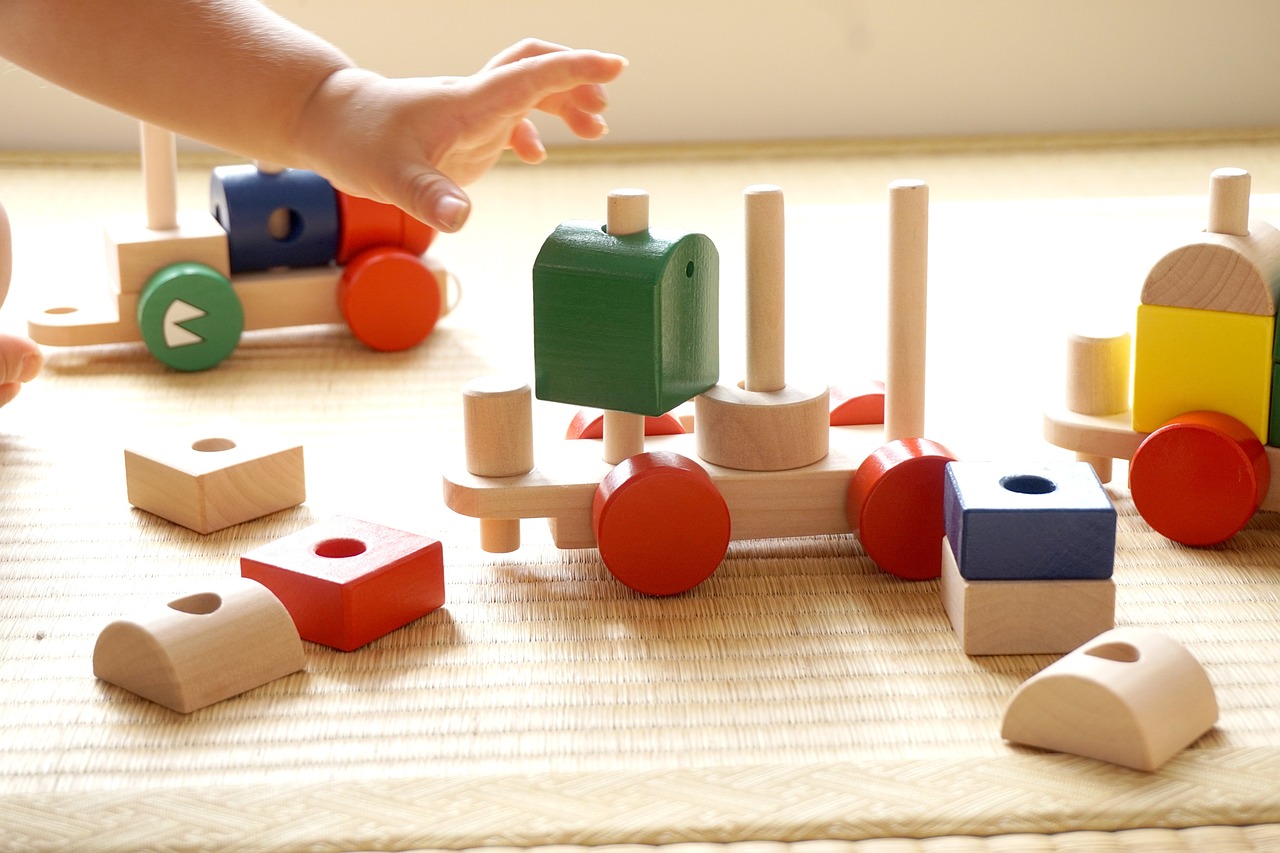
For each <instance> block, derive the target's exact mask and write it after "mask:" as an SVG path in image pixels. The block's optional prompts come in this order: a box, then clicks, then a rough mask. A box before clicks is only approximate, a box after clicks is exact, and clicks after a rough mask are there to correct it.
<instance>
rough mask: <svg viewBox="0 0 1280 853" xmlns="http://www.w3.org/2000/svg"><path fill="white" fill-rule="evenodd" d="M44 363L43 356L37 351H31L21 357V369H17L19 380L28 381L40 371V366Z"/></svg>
mask: <svg viewBox="0 0 1280 853" xmlns="http://www.w3.org/2000/svg"><path fill="white" fill-rule="evenodd" d="M43 364H44V356H43V355H41V354H39V353H31V354H29V355H24V356H23V357H22V363H21V369H20V370H19V371H18V381H19V382H30V381H31V380H32V379H35V378H36V376H37V375H39V373H40V367H41V366H42V365H43Z"/></svg>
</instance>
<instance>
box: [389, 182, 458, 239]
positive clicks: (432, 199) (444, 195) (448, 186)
mask: <svg viewBox="0 0 1280 853" xmlns="http://www.w3.org/2000/svg"><path fill="white" fill-rule="evenodd" d="M404 186H406V187H408V189H407V192H406V198H405V199H404V200H392V203H393V204H396V205H397V206H399V207H401V208H403V209H404V210H405V211H406V212H407V213H408V214H409V215H410V216H414V217H416V218H417V219H419V220H421V221H423V222H425V223H426V224H428V225H430V226H431V227H432V228H435V229H436V230H437V231H444V232H447V233H452V232H454V231H457V230H458V229H459V228H461V227H462V226H463V224H464V223H465V222H466V221H467V217H468V216H470V215H471V199H470V198H468V197H467V194H466V193H465V192H463V191H462V188H461V187H459V186H458V185H457V184H456V183H454V182H453V181H452V180H450V179H449V178H447V177H445V176H444V175H442V174H441V173H439V172H437V171H435V170H434V169H431V168H428V167H423V169H422V171H420V172H418V173H417V174H414V175H411V176H409V177H408V179H407V180H406V181H405V182H404Z"/></svg>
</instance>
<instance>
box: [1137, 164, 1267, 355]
mask: <svg viewBox="0 0 1280 853" xmlns="http://www.w3.org/2000/svg"><path fill="white" fill-rule="evenodd" d="M1251 184H1252V179H1251V178H1250V177H1249V173H1248V172H1247V171H1245V170H1244V169H1233V168H1226V169H1216V170H1215V171H1214V172H1213V174H1212V175H1210V176H1209V223H1208V227H1207V228H1206V229H1205V230H1204V232H1203V233H1202V234H1200V235H1198V236H1197V238H1196V239H1195V240H1193V241H1192V242H1190V243H1189V244H1187V245H1185V246H1182V247H1180V248H1177V249H1174V250H1173V251H1172V252H1169V253H1168V254H1167V255H1165V256H1164V257H1163V258H1161V259H1160V260H1159V261H1158V262H1156V265H1155V266H1154V267H1152V268H1151V272H1150V273H1149V274H1148V275H1147V280H1146V281H1145V282H1144V283H1143V285H1142V304H1143V305H1167V306H1170V307H1174V308H1201V309H1209V310H1212V311H1231V312H1235V313H1239V314H1256V315H1260V316H1263V317H1274V316H1275V313H1276V306H1277V301H1278V299H1280V231H1277V230H1276V229H1275V228H1274V227H1273V226H1271V225H1269V224H1267V223H1266V222H1261V221H1254V222H1250V221H1249V192H1250V188H1251ZM1139 338H1141V336H1139Z"/></svg>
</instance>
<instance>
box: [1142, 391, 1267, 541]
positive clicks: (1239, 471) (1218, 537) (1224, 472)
mask: <svg viewBox="0 0 1280 853" xmlns="http://www.w3.org/2000/svg"><path fill="white" fill-rule="evenodd" d="M1270 484H1271V463H1270V461H1269V460H1268V459H1267V453H1266V449H1265V448H1264V447H1263V446H1262V442H1261V441H1259V440H1258V438H1257V436H1255V435H1254V433H1253V430H1251V429H1250V428H1249V427H1247V426H1245V425H1244V424H1243V423H1242V422H1240V421H1239V420H1237V419H1235V418H1233V417H1231V416H1230V415H1224V414H1222V413H1220V412H1188V413H1186V414H1183V415H1179V416H1178V417H1176V418H1173V419H1172V420H1170V421H1169V422H1167V423H1166V424H1165V425H1164V426H1162V427H1160V429H1158V430H1156V431H1155V432H1153V433H1151V435H1149V436H1147V437H1146V439H1144V440H1143V442H1142V444H1141V445H1139V446H1138V451H1137V452H1136V453H1135V454H1134V455H1133V459H1132V460H1130V462H1129V490H1130V492H1132V494H1133V503H1134V506H1136V507H1137V509H1138V512H1139V513H1140V514H1141V515H1142V517H1143V519H1144V520H1146V522H1147V523H1148V524H1150V525H1151V527H1152V528H1153V529H1155V531H1156V532H1158V533H1160V534H1162V535H1164V536H1167V537H1169V538H1170V539H1172V540H1174V541H1175V542H1181V543H1182V544H1183V545H1215V544H1217V543H1219V542H1224V541H1226V540H1227V539H1230V538H1231V537H1232V536H1234V535H1236V533H1238V532H1239V531H1240V528H1242V527H1244V525H1245V523H1246V522H1248V521H1249V519H1250V518H1252V517H1253V514H1254V513H1255V512H1257V511H1258V507H1259V506H1260V505H1261V503H1262V499H1263V498H1265V497H1266V495H1267V488H1268V487H1269V486H1270Z"/></svg>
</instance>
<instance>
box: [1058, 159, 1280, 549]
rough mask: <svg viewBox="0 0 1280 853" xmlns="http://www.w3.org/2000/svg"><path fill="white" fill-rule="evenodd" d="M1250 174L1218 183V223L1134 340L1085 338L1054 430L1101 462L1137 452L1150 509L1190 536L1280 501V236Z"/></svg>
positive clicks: (1214, 196) (1212, 200)
mask: <svg viewBox="0 0 1280 853" xmlns="http://www.w3.org/2000/svg"><path fill="white" fill-rule="evenodd" d="M1249 194H1250V177H1249V173H1248V172H1245V171H1243V170H1241V169H1219V170H1217V171H1215V172H1214V173H1213V175H1212V177H1211V178H1210V188H1209V224H1208V228H1207V229H1206V230H1205V231H1204V232H1203V233H1201V234H1199V235H1197V236H1196V238H1195V239H1194V240H1192V241H1191V242H1190V243H1188V244H1186V245H1184V246H1181V247H1179V248H1177V249H1174V250H1173V251H1171V252H1169V253H1168V254H1166V255H1165V256H1164V257H1162V258H1161V259H1160V260H1159V261H1158V262H1157V263H1156V264H1155V266H1154V267H1152V269H1151V272H1150V273H1149V274H1148V275H1147V278H1146V281H1145V283H1144V284H1143V288H1142V295H1141V305H1140V306H1139V307H1138V314H1137V327H1136V331H1135V334H1134V340H1133V344H1132V350H1133V388H1132V407H1130V388H1129V372H1130V371H1129V364H1130V338H1129V335H1128V334H1127V333H1125V334H1117V335H1101V336H1090V335H1075V336H1073V337H1071V339H1070V341H1069V348H1068V393H1067V400H1066V405H1065V407H1064V408H1059V409H1055V410H1052V411H1049V412H1047V413H1046V415H1045V420H1044V432H1045V437H1046V438H1047V439H1048V440H1049V441H1050V442H1052V443H1053V444H1056V445H1058V446H1060V447H1064V448H1066V449H1068V450H1074V451H1076V452H1077V454H1078V455H1080V457H1081V458H1084V459H1088V460H1089V461H1091V462H1093V463H1094V467H1095V468H1096V469H1097V470H1098V473H1099V476H1100V477H1101V478H1102V479H1103V481H1104V482H1106V481H1107V480H1109V479H1110V476H1111V461H1112V459H1128V460H1129V487H1130V491H1131V492H1132V495H1133V502H1134V505H1135V507H1136V508H1137V510H1138V512H1139V513H1140V514H1141V515H1142V517H1143V518H1144V519H1145V520H1146V521H1147V523H1148V524H1150V525H1151V526H1152V527H1153V528H1154V529H1155V530H1156V531H1158V532H1159V533H1161V534H1163V535H1165V536H1167V537H1169V538H1170V539H1173V540H1175V541H1177V542H1181V543H1183V544H1186V545H1213V544H1216V543H1219V542H1223V541H1225V540H1227V539H1230V538H1231V537H1232V536H1234V535H1235V534H1236V533H1237V532H1238V531H1239V530H1240V529H1241V528H1243V527H1244V525H1245V524H1246V523H1247V522H1248V521H1249V519H1250V518H1251V517H1252V516H1253V514H1254V513H1255V512H1256V511H1257V510H1259V509H1266V510H1275V509H1280V489H1278V488H1276V487H1275V485H1276V484H1275V478H1276V477H1277V476H1278V475H1280V405H1277V404H1278V403H1280V394H1277V391H1280V386H1278V385H1277V382H1280V346H1278V344H1277V339H1276V306H1277V297H1278V296H1280V231H1277V230H1276V229H1275V228H1274V227H1272V226H1271V225H1269V224H1267V223H1266V222H1262V221H1253V222H1251V221H1250V219H1249Z"/></svg>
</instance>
